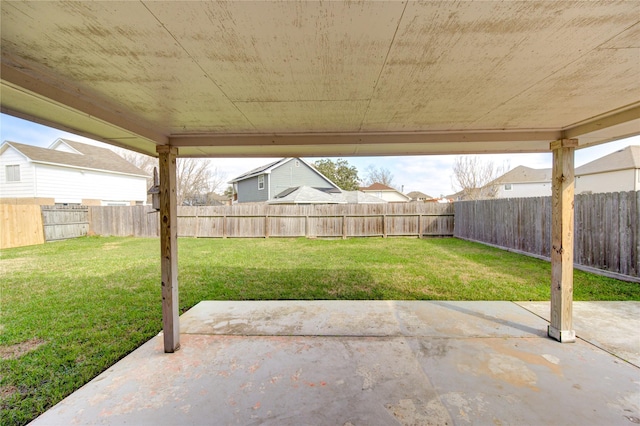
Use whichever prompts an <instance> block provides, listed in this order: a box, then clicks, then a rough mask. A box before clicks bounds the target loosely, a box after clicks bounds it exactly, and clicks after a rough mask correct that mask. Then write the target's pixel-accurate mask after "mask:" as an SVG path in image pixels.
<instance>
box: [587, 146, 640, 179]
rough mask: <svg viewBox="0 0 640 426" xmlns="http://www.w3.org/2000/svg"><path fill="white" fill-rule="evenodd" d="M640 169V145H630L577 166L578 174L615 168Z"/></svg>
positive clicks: (610, 170) (601, 171) (613, 169)
mask: <svg viewBox="0 0 640 426" xmlns="http://www.w3.org/2000/svg"><path fill="white" fill-rule="evenodd" d="M627 169H640V145H630V146H628V147H626V148H624V149H621V150H619V151H616V152H613V153H611V154H609V155H605V156H604V157H600V158H598V159H597V160H593V161H592V162H590V163H587V164H584V165H583V166H580V167H578V168H576V176H579V175H590V174H594V173H603V172H612V171H615V170H627Z"/></svg>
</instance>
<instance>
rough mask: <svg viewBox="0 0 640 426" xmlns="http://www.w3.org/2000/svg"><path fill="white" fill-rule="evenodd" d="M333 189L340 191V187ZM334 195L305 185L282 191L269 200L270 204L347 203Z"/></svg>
mask: <svg viewBox="0 0 640 426" xmlns="http://www.w3.org/2000/svg"><path fill="white" fill-rule="evenodd" d="M333 191H337V193H340V190H339V189H337V190H336V189H333ZM332 195H333V194H331V193H330V192H328V191H322V190H319V189H316V188H312V187H310V186H304V185H303V186H298V187H293V188H288V189H286V190H284V191H282V192H281V193H280V194H278V195H276V196H275V197H274V199H273V200H269V204H346V201H344V200H340V199H338V198H336V197H333V196H332Z"/></svg>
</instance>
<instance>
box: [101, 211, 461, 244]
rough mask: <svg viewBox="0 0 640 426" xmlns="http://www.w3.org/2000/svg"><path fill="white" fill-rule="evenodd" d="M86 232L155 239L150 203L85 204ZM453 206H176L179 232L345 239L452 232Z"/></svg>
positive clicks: (155, 219)
mask: <svg viewBox="0 0 640 426" xmlns="http://www.w3.org/2000/svg"><path fill="white" fill-rule="evenodd" d="M89 217H90V222H91V227H90V230H89V232H90V234H95V235H114V236H138V237H155V236H158V235H159V231H158V229H159V228H158V214H157V213H156V212H155V211H151V210H150V207H149V206H133V207H90V208H89ZM453 220H454V213H453V205H452V204H437V203H402V204H346V205H344V204H333V205H306V206H298V205H284V206H283V205H266V204H250V205H234V206H215V207H214V206H205V207H187V206H180V207H178V236H181V237H213V238H235V237H240V238H269V237H308V238H348V237H373V236H379V237H392V236H416V237H423V236H452V235H453Z"/></svg>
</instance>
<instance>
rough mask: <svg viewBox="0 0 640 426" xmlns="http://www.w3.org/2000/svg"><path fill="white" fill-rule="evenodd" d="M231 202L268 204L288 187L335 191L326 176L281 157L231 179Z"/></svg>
mask: <svg viewBox="0 0 640 426" xmlns="http://www.w3.org/2000/svg"><path fill="white" fill-rule="evenodd" d="M229 184H231V185H232V186H233V192H234V203H256V202H267V201H270V200H273V199H275V198H276V196H277V195H278V194H280V193H282V192H283V191H286V190H287V189H289V188H294V187H299V186H309V187H312V188H317V189H320V190H323V191H328V190H331V189H338V190H339V188H338V186H337V185H336V184H335V183H333V182H331V180H329V179H328V178H327V177H326V176H324V175H323V174H322V173H320V172H319V171H318V170H316V169H315V168H314V167H313V166H312V165H310V164H309V163H307V162H306V161H304V160H303V159H301V158H283V159H281V160H278V161H275V162H273V163H269V164H266V165H264V166H262V167H258V168H256V169H253V170H250V171H248V172H246V173H243V174H242V175H240V176H238V177H236V178H235V179H232V180H231V181H230V182H229Z"/></svg>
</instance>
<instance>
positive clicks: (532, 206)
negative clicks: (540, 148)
mask: <svg viewBox="0 0 640 426" xmlns="http://www.w3.org/2000/svg"><path fill="white" fill-rule="evenodd" d="M574 206H575V224H574V261H575V263H576V264H577V265H582V266H583V267H586V268H584V269H588V268H596V269H600V270H604V271H609V272H612V273H613V274H612V275H613V276H615V274H622V275H626V276H631V277H640V191H636V192H617V193H606V194H589V195H577V196H576V197H575V204H574ZM454 236H456V237H458V238H463V239H466V240H472V241H478V242H482V243H487V244H491V245H495V246H498V247H501V248H506V249H509V250H513V251H517V252H523V253H528V254H533V255H536V256H539V257H542V258H549V257H550V245H551V243H550V241H551V197H540V198H514V199H500V200H481V201H460V202H457V203H455V231H454Z"/></svg>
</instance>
